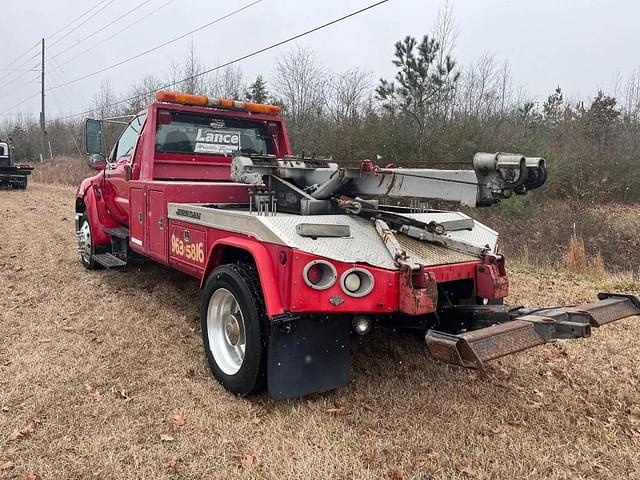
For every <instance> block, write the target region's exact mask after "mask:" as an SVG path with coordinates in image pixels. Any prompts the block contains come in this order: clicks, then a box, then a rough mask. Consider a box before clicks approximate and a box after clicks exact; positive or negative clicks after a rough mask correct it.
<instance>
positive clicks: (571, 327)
mask: <svg viewBox="0 0 640 480" xmlns="http://www.w3.org/2000/svg"><path fill="white" fill-rule="evenodd" d="M598 299H599V301H597V302H593V303H587V304H584V305H579V306H577V307H564V308H548V309H538V310H533V311H532V310H526V309H517V310H514V318H512V319H511V320H508V321H505V322H502V323H497V324H495V325H491V326H488V327H485V328H479V329H477V330H472V331H469V332H465V333H462V334H459V335H452V334H449V333H444V332H438V331H435V330H429V331H427V335H426V337H425V341H426V343H427V348H428V349H429V352H430V353H431V355H432V356H433V357H434V358H437V359H438V360H441V361H443V362H446V363H450V364H453V365H459V366H462V367H467V368H483V366H484V363H485V362H488V361H491V360H494V359H496V358H500V357H504V356H505V355H509V354H511V353H516V352H520V351H522V350H526V349H528V348H531V347H535V346H538V345H543V344H545V343H549V342H553V341H555V340H558V339H572V338H583V337H588V336H590V335H591V327H600V326H602V325H606V324H607V323H610V322H614V321H616V320H621V319H623V318H627V317H631V316H634V315H640V301H639V300H638V299H637V298H636V297H634V296H632V295H616V294H608V293H601V294H599V295H598ZM479 308H482V307H479ZM501 313H503V312H501ZM496 318H498V317H496Z"/></svg>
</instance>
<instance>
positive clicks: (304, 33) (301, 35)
mask: <svg viewBox="0 0 640 480" xmlns="http://www.w3.org/2000/svg"><path fill="white" fill-rule="evenodd" d="M388 1H389V0H381V1H379V2H376V3H373V4H371V5H369V6H367V7H364V8H361V9H359V10H356V11H354V12H351V13H349V14H347V15H344V16H342V17H339V18H336V19H335V20H331V21H330V22H327V23H324V24H322V25H319V26H317V27H314V28H312V29H310V30H306V31H304V32H302V33H298V34H297V35H294V36H292V37H289V38H287V39H285V40H281V41H279V42H276V43H273V44H271V45H269V46H267V47H264V48H261V49H259V50H255V51H253V52H251V53H248V54H246V55H243V56H241V57H238V58H235V59H233V60H229V61H228V62H226V63H223V64H222V65H218V66H216V67H213V68H210V69H208V70H205V71H203V72H200V73H197V74H195V75H191V76H189V77H186V78H183V79H181V80H177V81H175V82H173V83H169V84H166V85H163V86H161V87H159V88H156V89H153V90H149V91H147V92H144V93H141V94H138V95H134V96H132V97H128V98H125V99H122V100H119V101H117V102H114V103H112V104H110V105H108V106H107V108H110V107H115V106H116V105H121V104H123V103H126V102H130V101H131V100H136V99H138V98H142V97H144V96H146V95H149V94H151V93H154V92H156V91H157V90H162V89H164V88H169V87H173V86H176V85H178V84H180V83H184V82H188V81H189V80H193V79H194V78H198V77H201V76H203V75H207V74H209V73H211V72H214V71H216V70H220V69H221V68H225V67H228V66H229V65H233V64H234V63H238V62H241V61H242V60H246V59H247V58H251V57H254V56H256V55H259V54H261V53H264V52H266V51H268V50H272V49H274V48H277V47H280V46H282V45H284V44H286V43H289V42H293V41H294V40H297V39H299V38H302V37H304V36H306V35H310V34H312V33H315V32H317V31H318V30H322V29H324V28H327V27H330V26H331V25H335V24H336V23H339V22H342V21H344V20H347V19H348V18H351V17H354V16H356V15H359V14H361V13H364V12H366V11H367V10H371V9H372V8H375V7H377V6H379V5H382V4H383V3H387V2H388ZM32 98H33V97H32ZM91 112H93V110H85V111H84V112H79V113H75V114H72V115H67V116H64V117H59V118H58V120H66V119H69V118H74V117H79V116H82V115H86V114H88V113H91Z"/></svg>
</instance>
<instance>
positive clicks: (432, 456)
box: [416, 452, 442, 465]
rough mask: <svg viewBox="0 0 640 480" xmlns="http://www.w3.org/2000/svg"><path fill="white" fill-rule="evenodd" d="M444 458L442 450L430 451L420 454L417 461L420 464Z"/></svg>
mask: <svg viewBox="0 0 640 480" xmlns="http://www.w3.org/2000/svg"><path fill="white" fill-rule="evenodd" d="M440 458H442V454H441V453H440V452H430V453H427V454H424V455H418V456H417V457H416V461H417V462H418V464H420V465H427V464H429V463H433V462H437V461H438V460H440Z"/></svg>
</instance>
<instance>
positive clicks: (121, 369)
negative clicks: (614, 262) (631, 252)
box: [0, 184, 640, 479]
mask: <svg viewBox="0 0 640 480" xmlns="http://www.w3.org/2000/svg"><path fill="white" fill-rule="evenodd" d="M0 205H1V208H0V238H1V239H2V243H0V292H2V295H1V296H0V332H1V336H2V340H1V343H0V469H1V468H3V465H4V466H7V468H6V469H5V470H0V478H3V479H9V478H18V477H19V476H20V475H21V474H23V473H29V474H33V475H36V476H37V478H38V479H88V478H102V479H111V478H118V479H120V478H123V479H124V478H126V479H129V478H147V479H164V478H186V479H192V478H193V479H195V478H241V479H290V478H302V479H325V478H327V479H329V478H331V479H333V478H345V479H346V478H358V479H378V478H389V479H426V478H434V479H463V478H476V479H496V478H498V479H512V478H531V479H534V478H551V479H578V478H584V479H586V478H611V479H619V478H629V479H633V478H640V371H639V370H638V368H637V365H638V361H639V360H640V346H639V344H638V338H640V324H639V322H638V319H637V318H634V319H628V320H625V321H622V322H618V323H616V324H613V325H611V326H609V327H608V328H605V329H602V330H599V331H597V332H595V334H594V336H593V338H591V339H588V340H582V341H573V342H566V343H564V342H562V343H558V344H554V345H548V346H545V347H541V348H538V349H535V350H530V351H529V352H526V353H521V354H518V355H513V356H511V357H508V358H506V359H504V360H501V361H497V362H494V363H493V364H491V366H490V368H488V369H487V370H486V371H485V372H472V371H466V370H461V369H457V368H450V367H447V366H445V365H441V364H438V363H434V362H433V361H432V360H431V359H430V358H429V357H428V355H427V353H426V352H425V347H424V345H423V343H422V342H418V341H416V340H415V338H413V337H412V336H409V335H403V334H400V333H394V332H386V331H385V332H382V331H378V332H376V333H375V334H374V335H373V336H371V337H365V338H363V339H359V340H354V341H353V351H354V353H353V356H354V375H353V381H352V382H351V384H349V385H348V386H346V387H344V388H341V389H339V390H337V391H334V392H331V393H328V394H324V395H313V396H310V397H307V398H303V399H300V400H291V401H285V402H275V401H272V400H270V399H268V398H267V397H265V396H259V397H254V398H250V399H246V400H244V399H238V398H235V397H233V396H232V395H230V394H229V393H227V392H226V391H225V390H224V389H223V388H222V387H221V386H220V385H218V384H217V383H216V382H215V381H214V380H213V379H212V377H211V376H210V374H209V372H208V370H207V366H206V363H205V359H204V355H203V352H202V347H201V338H200V327H199V321H198V310H199V297H200V292H199V289H198V285H197V282H195V281H194V280H192V279H190V278H187V277H185V276H183V275H181V274H178V273H176V272H174V271H172V270H169V269H165V268H162V267H159V266H157V265H154V264H145V265H141V266H139V267H135V268H130V269H128V270H125V271H97V272H86V271H84V270H83V268H82V267H81V266H80V264H79V262H78V261H77V259H76V254H75V251H74V248H75V247H74V240H73V189H72V188H65V187H54V186H44V185H37V184H35V185H32V186H30V187H29V189H28V190H27V191H25V192H22V191H0ZM605 280H606V281H605ZM609 281H610V280H609V279H604V278H602V279H585V278H582V277H579V276H577V275H576V274H571V275H568V274H565V273H560V272H554V271H549V270H531V269H529V267H523V266H516V267H515V268H513V269H512V273H511V283H512V292H513V295H512V298H511V301H512V302H513V303H523V304H529V305H556V304H563V303H576V302H583V301H586V300H589V299H593V298H594V296H595V294H596V292H597V291H598V289H600V288H603V286H607V287H609V286H610V285H609V284H608V283H607V282H609ZM176 416H178V417H176ZM34 420H37V422H34ZM14 438H15V439H14ZM163 440H164V441H163Z"/></svg>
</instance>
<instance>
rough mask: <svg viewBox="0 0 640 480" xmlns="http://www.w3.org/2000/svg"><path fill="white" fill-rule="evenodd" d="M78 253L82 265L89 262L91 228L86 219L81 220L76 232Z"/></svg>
mask: <svg viewBox="0 0 640 480" xmlns="http://www.w3.org/2000/svg"><path fill="white" fill-rule="evenodd" d="M78 252H80V257H81V258H82V261H83V262H84V263H87V264H88V263H89V262H91V228H90V227H89V221H88V220H87V219H86V218H85V219H83V220H82V225H81V226H80V230H79V231H78Z"/></svg>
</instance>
